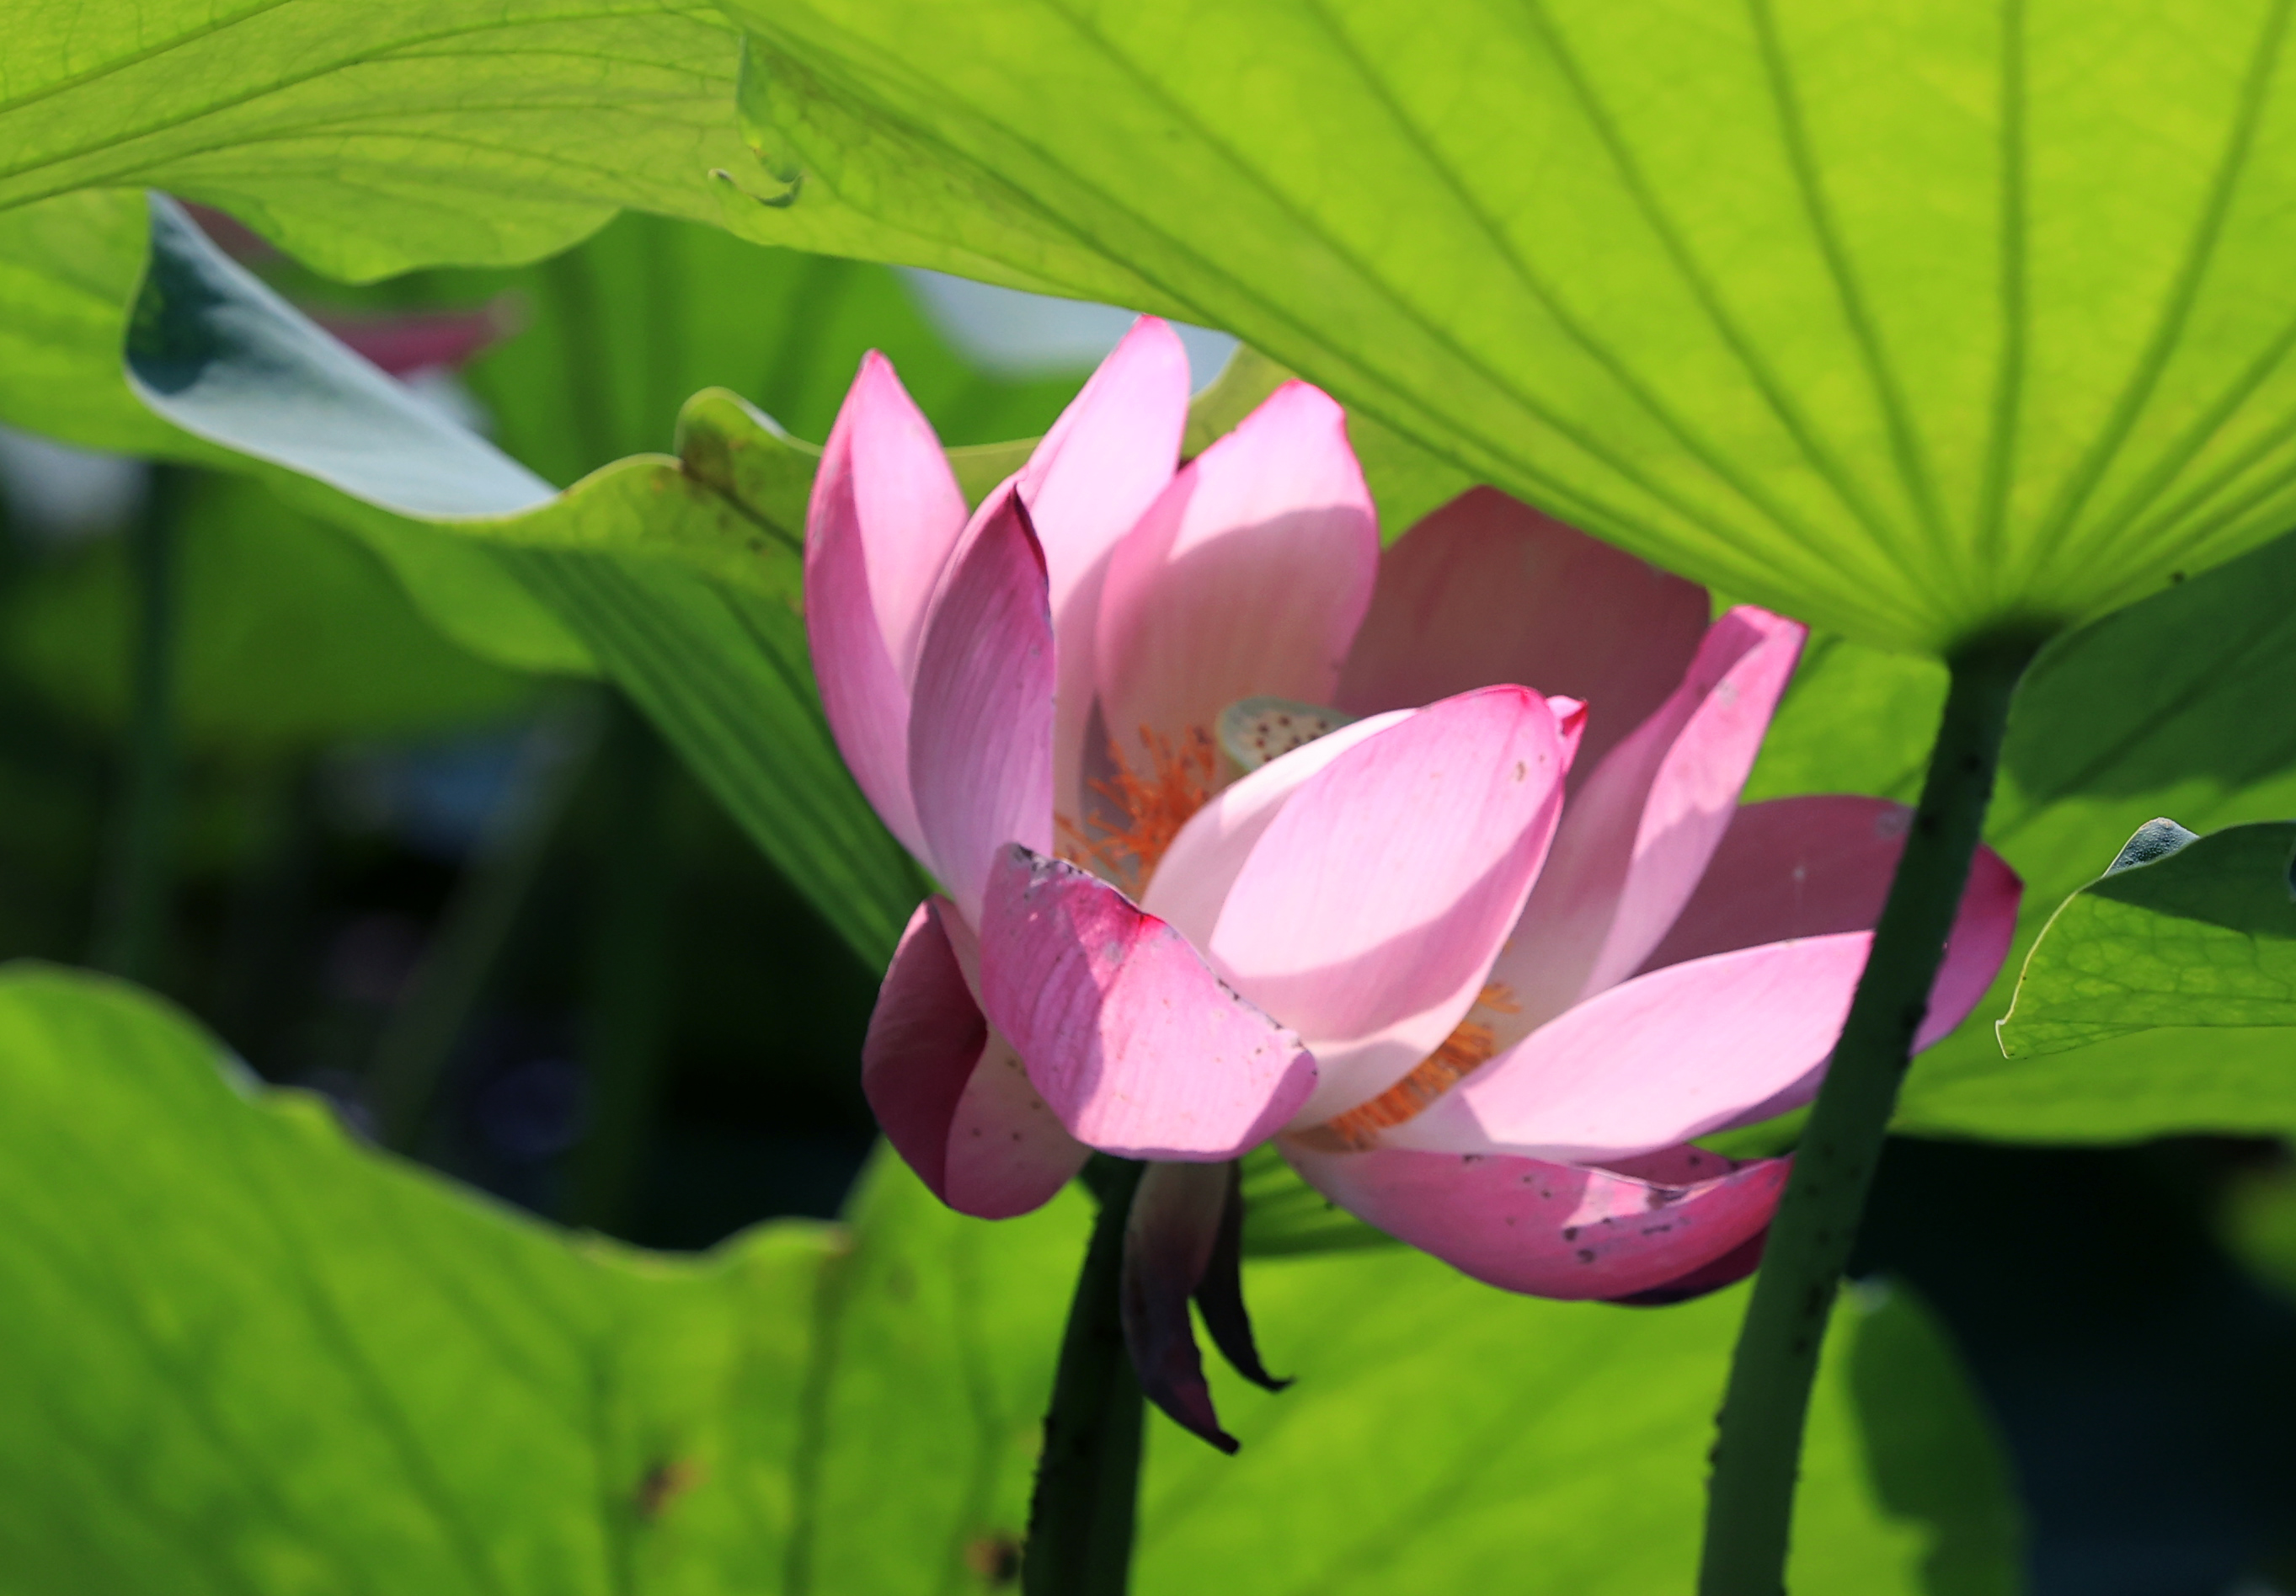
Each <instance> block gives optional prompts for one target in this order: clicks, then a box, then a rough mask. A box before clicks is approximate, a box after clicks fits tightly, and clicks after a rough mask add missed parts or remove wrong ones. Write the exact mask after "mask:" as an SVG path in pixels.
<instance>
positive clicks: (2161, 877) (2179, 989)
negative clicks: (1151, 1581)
mask: <svg viewBox="0 0 2296 1596" xmlns="http://www.w3.org/2000/svg"><path fill="white" fill-rule="evenodd" d="M2139 836H2140V839H2142V836H2143V834H2142V833H2140V834H2139ZM2292 855H2296V823H2292V822H2277V823H2264V824H2259V825H2248V826H2235V827H2233V828H2231V829H2230V830H2228V831H2218V832H2217V833H2215V834H2214V835H2213V836H2209V837H2202V838H2198V839H2193V840H2190V841H2187V842H2185V843H2183V844H2182V845H2181V846H2173V847H2169V848H2168V849H2167V850H2165V851H2153V852H2152V853H2151V854H2150V855H2149V856H2145V855H2143V854H2140V855H2139V856H2138V857H2136V859H2135V860H2134V861H2133V862H2124V861H2127V860H2128V852H2127V851H2124V854H2123V856H2122V860H2121V861H2116V862H2115V863H2114V865H2113V868H2112V869H2111V870H2109V871H2107V872H2105V873H2104V874H2103V875H2102V876H2100V877H2098V878H2097V879H2096V880H2094V881H2091V882H2090V883H2089V884H2088V885H2087V886H2086V887H2084V888H2081V889H2080V890H2079V892H2077V893H2075V894H2073V896H2071V897H2070V898H2067V899H2066V900H2065V901H2064V903H2063V904H2062V905H2060V906H2059V908H2058V910H2057V912H2056V913H2054V915H2052V916H2051V917H2050V919H2049V923H2048V925H2047V927H2046V929H2044V930H2043V931H2042V933H2041V937H2040V940H2039V941H2038V942H2036V943H2035V944H2034V945H2033V951H2032V952H2031V953H2030V954H2028V955H2026V959H2025V967H2024V970H2023V971H2022V973H2021V975H2020V976H2019V978H2018V980H2017V994H2016V1000H2015V1002H2014V1003H2013V1004H2012V1005H2011V1007H2010V1010H2009V1012H2008V1014H2007V1015H2006V1016H2005V1018H2004V1019H2002V1020H2001V1022H2000V1025H1999V1027H1998V1028H1999V1035H2000V1038H2001V1051H2002V1052H2005V1054H2007V1055H2008V1056H2009V1057H2010V1058H2011V1059H2025V1058H2031V1057H2035V1056H2037V1055H2039V1054H2044V1053H2057V1052H2068V1051H2070V1050H2071V1049H2074V1048H2080V1047H2086V1046H2088V1045H2090V1044H2094V1043H2098V1042H2103V1041H2107V1040H2110V1039H2111V1038H2112V1037H2115V1036H2125V1035H2130V1034H2132V1033H2135V1032H2139V1031H2161V1030H2172V1031H2181V1032H2184V1033H2185V1036H2184V1041H2185V1044H2186V1051H2187V1052H2188V1054H2189V1055H2191V1056H2194V1057H2196V1058H2197V1057H2199V1056H2202V1055H2204V1054H2210V1053H2213V1054H2215V1055H2217V1056H2216V1057H2215V1058H2214V1059H2213V1060H2211V1068H2212V1069H2213V1070H2217V1071H2221V1070H2223V1069H2224V1068H2226V1059H2225V1057H2224V1055H2225V1054H2226V1052H2234V1053H2238V1054H2241V1055H2244V1057H2243V1062H2245V1063H2247V1064H2249V1065H2250V1067H2251V1068H2254V1067H2256V1066H2257V1065H2259V1064H2262V1063H2263V1062H2265V1061H2266V1060H2267V1059H2269V1060H2271V1061H2273V1062H2275V1063H2277V1064H2278V1065H2280V1066H2281V1068H2282V1072H2283V1073H2284V1071H2285V1066H2286V1062H2287V1055H2288V1044H2289V1043H2290V1041H2291V1039H2292V1038H2291V1036H2290V1035H2289V1030H2288V1027H2291V1026H2296V887H2292V883H2291V879H2290V875H2289V870H2290V860H2291V857H2292ZM2174 1084H2176V1083H2174V1082H2173V1081H2171V1080H2168V1079H2164V1080H2163V1081H2162V1082H2161V1086H2162V1088H2163V1089H2164V1090H2165V1089H2168V1088H2170V1087H2171V1086H2172V1085H2174ZM2279 1095H2281V1096H2283V1097H2288V1098H2296V1093H2290V1092H2288V1091H2287V1089H2285V1088H2283V1090H2282V1092H2281V1093H2279ZM2287 1108H2288V1109H2290V1110H2292V1111H2296V1101H2291V1102H2289V1103H2288V1104H2287Z"/></svg>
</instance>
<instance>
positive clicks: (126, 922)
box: [90, 465, 189, 986]
mask: <svg viewBox="0 0 2296 1596" xmlns="http://www.w3.org/2000/svg"><path fill="white" fill-rule="evenodd" d="M188 475H189V473H188V472H186V471H184V468H183V467H181V466H172V465H161V466H155V467H153V468H152V478H151V485H150V487H149V489H148V491H147V494H146V497H145V500H144V506H143V513H142V514H141V515H140V516H139V517H137V519H136V520H135V522H134V524H133V525H131V526H130V527H129V528H128V529H127V558H128V567H129V574H130V582H131V585H132V587H133V590H134V593H135V657H134V665H133V667H132V668H133V672H134V675H133V676H132V678H131V684H130V688H129V701H128V709H127V740H126V741H125V743H124V744H123V746H122V749H121V753H122V758H121V761H120V773H121V786H120V792H119V798H118V800H117V807H116V808H115V809H114V810H113V813H112V816H111V837H110V839H109V841H108V843H107V845H106V857H105V860H104V876H103V894H102V898H101V899H100V900H99V901H98V903H97V904H96V914H95V934H94V937H93V938H92V941H93V944H94V945H93V947H92V949H91V950H90V962H92V963H93V964H94V965H95V966H96V968H98V969H99V970H110V971H111V973H112V974H114V975H118V976H124V977H126V978H127V979H129V980H131V981H140V982H142V983H143V985H145V986H153V985H156V984H157V983H158V982H159V981H160V978H161V976H162V973H163V972H162V970H161V966H162V964H163V963H164V962H165V958H166V943H167V936H168V905H169V898H170V896H171V892H170V888H172V886H173V879H174V874H175V872H174V869H173V864H174V853H175V839H176V796H177V794H176V788H177V771H176V621H177V617H176V519H177V513H178V511H179V510H180V508H181V502H182V499H183V497H184V492H185V489H186V487H187V478H188Z"/></svg>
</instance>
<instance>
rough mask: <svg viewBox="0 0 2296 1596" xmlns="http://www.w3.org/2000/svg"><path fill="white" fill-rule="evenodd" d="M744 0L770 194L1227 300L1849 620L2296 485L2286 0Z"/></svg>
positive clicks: (1181, 307)
mask: <svg viewBox="0 0 2296 1596" xmlns="http://www.w3.org/2000/svg"><path fill="white" fill-rule="evenodd" d="M726 11H727V12H728V13H729V14H731V15H732V16H734V18H735V19H736V20H739V21H741V22H742V24H743V26H745V27H746V28H747V29H749V30H750V53H749V57H748V61H747V67H746V73H745V78H744V82H743V91H744V93H743V102H744V111H745V115H746V117H747V119H748V121H749V123H750V127H751V136H752V138H753V141H754V142H755V143H757V144H758V148H759V151H760V154H761V156H762V157H763V159H764V164H765V165H766V166H767V168H770V169H771V171H772V173H773V174H774V176H775V183H774V184H771V185H770V186H768V187H766V188H762V189H754V190H753V191H752V192H753V193H754V194H755V196H756V197H755V198H754V199H751V200H746V201H745V200H742V199H741V198H740V197H739V196H735V195H733V194H732V191H731V188H730V187H729V191H728V192H729V202H728V211H727V214H728V216H729V217H730V218H732V220H733V222H734V225H737V226H742V227H743V228H745V229H747V230H749V231H750V232H752V233H755V234H756V235H757V236H759V237H764V238H769V239H785V240H789V241H799V242H813V243H816V244H817V245H819V246H820V247H824V248H832V249H836V250H841V251H844V252H849V253H872V254H875V255H878V256H881V257H882V258H903V259H912V260H917V261H919V262H921V263H922V264H932V265H945V266H951V267H952V268H953V269H959V270H963V269H966V268H965V266H964V262H965V261H966V260H968V259H972V260H978V259H980V258H987V259H989V260H991V261H995V262H997V263H999V265H1000V268H1001V269H1000V274H1001V275H1003V276H1005V278H1007V279H1008V280H1011V281H1013V282H1019V283H1021V284H1022V285H1024V286H1025V285H1037V284H1050V285H1054V286H1055V287H1057V288H1059V289H1060V290H1062V291H1068V292H1072V293H1077V294H1081V295H1086V296H1088V297H1092V298H1098V299H1116V300H1119V301H1122V302H1128V303H1136V304H1140V305H1143V306H1147V307H1158V308H1169V309H1170V310H1173V311H1176V312H1177V313H1179V314H1182V315H1185V316H1187V317H1188V318H1190V319H1192V320H1196V321H1200V322H1203V323H1208V324H1210V325H1214V326H1220V327H1225V328H1227V329H1229V330H1230V331H1234V332H1236V333H1238V334H1239V335H1241V336H1242V337H1243V338H1244V339H1246V340H1249V341H1250V342H1251V343H1253V344H1254V345H1256V346H1258V347H1259V348H1262V349H1265V350H1266V351H1267V353H1268V354H1269V355H1270V356H1274V357H1275V359H1277V360H1280V361H1282V362H1283V363H1284V364H1287V365H1290V366H1292V367H1293V368H1295V369H1297V370H1299V371H1300V372H1302V373H1304V374H1306V375H1307V376H1308V377H1309V378H1311V379H1313V380H1314V381H1317V382H1319V383H1321V384H1323V385H1324V386H1325V387H1327V388H1329V389H1331V390H1332V391H1333V393H1335V394H1336V395H1338V396H1339V397H1341V399H1343V400H1345V401H1347V402H1348V403H1349V405H1352V406H1354V407H1356V408H1357V409H1358V410H1360V411H1362V412H1363V413H1367V414H1370V415H1372V416H1374V417H1376V418H1378V419H1379V420H1380V421H1382V422H1386V423H1388V424H1390V425H1392V426H1394V427H1396V428H1398V429H1399V430H1401V431H1403V432H1404V433H1406V434H1407V435H1409V436H1411V437H1413V438H1416V439H1417V440H1419V441H1420V442H1421V443H1423V444H1424V445H1426V446H1429V447H1430V448H1432V449H1434V450H1436V451H1438V452H1439V453H1441V454H1446V455H1447V456H1448V457H1450V458H1451V459H1453V460H1455V461H1456V462H1458V463H1460V464H1461V465H1462V466H1464V468H1466V469H1467V470H1469V471H1472V473H1473V474H1475V475H1476V476H1478V477H1480V478H1483V479H1488V480H1490V481H1493V482H1496V483H1497V484H1499V485H1500V486H1502V487H1507V488H1509V489H1511V490H1513V491H1514V492H1517V493H1519V494H1521V495H1522V496H1524V497H1526V498H1528V499H1529V500H1531V501H1533V502H1534V503H1539V504H1541V505H1543V506H1544V507H1546V508H1547V509H1549V510H1552V511H1554V512H1556V513H1558V514H1561V515H1562V516H1564V517H1566V518H1567V519H1569V520H1573V521H1576V522H1578V523H1579V524H1580V525H1583V526H1585V527H1587V528H1590V529H1592V530H1594V531H1596V532H1598V533H1600V534H1602V535H1603V536H1606V537H1609V538H1611V539H1613V540H1615V541H1617V542H1619V543H1620V544H1624V545H1625V546H1627V547H1628V548H1631V549H1634V550H1636V552H1640V553H1643V554H1645V555H1647V556H1649V557H1651V558H1652V559H1653V560H1655V561H1658V562H1659V563H1661V564H1662V565H1665V566H1668V567H1669V568H1672V569H1677V570H1680V571H1683V572H1685V573H1686V574H1690V575H1693V576H1696V577H1701V578H1702V579H1704V580H1707V581H1709V582H1710V583H1712V584H1713V585H1716V586H1718V587H1720V588H1722V589H1724V590H1725V591H1727V592H1731V593H1740V594H1743V595H1744V596H1746V597H1748V598H1750V599H1754V600H1758V601H1759V602H1765V603H1768V604H1770V605H1772V606H1774V607H1776V608H1780V609H1783V610H1787V611H1789V612H1792V613H1793V614H1796V615H1799V616H1800V617H1802V618H1805V619H1808V620H1809V621H1811V622H1813V623H1815V624H1816V625H1819V626H1825V627H1827V628H1830V629H1833V630H1837V631H1840V632H1841V633H1842V634H1846V635H1849V636H1852V637H1856V638H1858V639H1861V640H1863V641H1866V642H1877V643H1882V644H1886V645H1889V646H1891V647H1895V648H1902V649H1908V650H1916V651H1932V652H1935V651H1944V650H1946V649H1948V648H1949V647H1951V646H1952V645H1953V644H1955V643H1956V642H1959V641H1962V640H1964V639H1965V638H1967V637H1969V636H1970V635H1971V634H1973V633H1976V632H1979V631H1981V630H1983V629H1985V628H1988V627H1991V626H1998V625H2002V624H2005V623H2017V624H2028V625H2038V626H2056V625H2059V624H2062V623H2067V622H2071V621H2074V620H2078V619H2080V618H2086V617H2089V616H2094V615H2096V614H2099V613H2101V612H2103V611H2104V610H2110V609H2112V608H2113V607H2115V606H2117V605H2120V604H2122V603H2126V602H2129V601H2130V600H2132V599H2135V598H2136V597H2139V596H2141V595H2142V594H2144V593H2147V592H2149V591H2152V590H2153V589H2154V588H2156V587H2158V586H2160V585H2162V584H2164V583H2165V582H2167V581H2168V580H2169V577H2170V575H2171V573H2172V572H2173V571H2179V570H2181V571H2184V572H2185V573H2188V574H2189V573H2192V572H2194V571H2197V570H2198V569H2201V568H2202V567H2204V566H2206V565H2209V564H2210V563H2213V562H2215V561H2220V560H2223V559H2226V558H2228V557H2229V556H2231V555H2233V554H2235V553H2237V552H2240V551H2241V550H2242V549H2243V548H2245V547H2248V546H2251V545H2252V544H2255V543H2257V542H2259V541H2260V540H2261V539H2263V538H2264V537H2266V536H2269V535H2271V534H2272V533H2275V532H2277V531H2279V530H2280V529H2282V528H2283V527H2284V526H2285V524H2286V522H2287V519H2288V516H2289V512H2290V510H2291V507H2292V505H2296V429H2292V428H2291V427H2290V425H2289V421H2290V417H2291V414H2292V412H2296V366H2292V365H2291V364H2289V363H2288V362H2287V361H2286V359H2285V358H2284V357H2285V356H2286V355H2287V353H2288V351H2289V348H2290V347H2291V345H2292V342H2296V279H2292V278H2291V277H2290V275H2289V274H2288V273H2287V272H2286V270H2285V269H2284V262H2285V261H2286V260H2287V258H2289V256H2290V254H2291V252H2292V250H2296V203H2292V201H2296V94H2292V91H2291V89H2290V86H2289V84H2288V81H2287V79H2288V72H2287V68H2286V63H2285V61H2284V53H2285V50H2286V48H2287V38H2286V26H2285V24H2286V21H2287V12H2288V6H2287V4H2286V0H2213V3H2211V4H2204V5H2185V6H2169V5H2161V4H2155V3H2153V0H2030V3H2028V4H2019V5H2014V6H2007V7H2005V6H2002V5H1999V4H1993V3H1992V0H1939V3H1937V4H1926V5H1922V6H1917V7H1907V6H1905V5H1902V4H1896V3H1895V0H1756V3H1753V4H1745V5H1740V6H1719V7H1718V6H1714V5H1710V4H1694V3H1690V0H1624V3H1622V0H1530V3H1529V4H1497V3H1496V0H1429V3H1428V4H1416V5H1409V6H1398V5H1395V4H1388V3H1386V0H1237V3H1235V4H1226V5H1218V6H1203V5H1194V6H1171V5H1162V6H1153V5H1152V6H1140V5H1120V4H1074V3H1070V0H982V3H981V4H969V5H965V6H962V7H952V6H947V5H940V4H931V3H930V0H838V4H834V5H832V4H824V3H823V0H810V3H808V0H728V4H726ZM737 181H746V180H739V179H737ZM759 200H762V201H767V202H766V203H758V201H759ZM974 269H976V270H977V269H978V268H977V267H975V268H974Z"/></svg>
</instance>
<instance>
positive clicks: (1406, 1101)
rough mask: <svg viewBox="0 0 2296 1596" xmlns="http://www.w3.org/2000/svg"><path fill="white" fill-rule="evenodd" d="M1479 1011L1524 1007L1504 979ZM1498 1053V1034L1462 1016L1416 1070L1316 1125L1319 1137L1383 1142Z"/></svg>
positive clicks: (1359, 1143) (1484, 996) (1482, 998)
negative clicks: (1387, 1134) (1382, 1137)
mask: <svg viewBox="0 0 2296 1596" xmlns="http://www.w3.org/2000/svg"><path fill="white" fill-rule="evenodd" d="M1475 1009H1488V1010H1489V1011H1491V1012H1492V1013H1494V1014H1520V1013H1521V1012H1522V1010H1521V1005H1520V1004H1518V1003H1516V1002H1515V1001H1514V994H1513V992H1511V991H1509V990H1508V989H1507V987H1506V986H1505V984H1504V983H1502V982H1497V981H1495V982H1493V983H1492V984H1491V985H1489V986H1486V987H1484V988H1483V989H1482V991H1481V993H1480V994H1478V995H1477V997H1476V998H1475V1002H1474V1005H1473V1008H1472V1009H1470V1010H1469V1011H1468V1012H1469V1013H1471V1014H1472V1012H1473V1011H1474V1010H1475ZM1496 1052H1498V1035H1497V1032H1495V1031H1493V1030H1492V1029H1491V1027H1489V1026H1488V1025H1485V1024H1483V1023H1482V1022H1481V1021H1480V1020H1477V1019H1463V1020H1461V1021H1460V1022H1459V1024H1458V1027H1456V1029H1455V1030H1453V1031H1452V1033H1451V1034H1450V1035H1447V1036H1446V1037H1444V1038H1443V1041H1442V1044H1441V1045H1440V1046H1439V1047H1437V1048H1436V1050H1435V1051H1434V1052H1431V1053H1429V1054H1428V1055H1427V1056H1426V1057H1425V1058H1423V1059H1422V1060H1419V1062H1418V1063H1417V1064H1416V1065H1415V1066H1414V1067H1413V1068H1412V1071H1411V1073H1410V1074H1409V1075H1407V1076H1404V1077H1403V1078H1402V1079H1401V1080H1399V1081H1398V1082H1396V1083H1395V1084H1394V1085H1392V1086H1390V1087H1389V1088H1388V1089H1387V1090H1386V1091H1384V1092H1382V1093H1380V1094H1379V1095H1378V1096H1377V1097H1374V1098H1373V1099H1372V1100H1371V1101H1368V1102H1362V1103H1357V1105H1356V1106H1355V1107H1354V1108H1352V1109H1349V1110H1348V1111H1347V1112H1346V1113H1344V1114H1335V1115H1333V1117H1331V1118H1329V1119H1327V1120H1325V1121H1324V1123H1323V1124H1322V1125H1317V1126H1316V1132H1315V1133H1311V1134H1316V1133H1321V1134H1317V1135H1316V1140H1317V1141H1319V1142H1321V1141H1323V1140H1324V1138H1325V1137H1329V1138H1330V1139H1331V1140H1333V1141H1334V1142H1338V1143H1339V1144H1340V1145H1341V1146H1342V1147H1348V1148H1352V1149H1356V1150H1362V1149H1364V1148H1367V1147H1371V1146H1373V1145H1374V1144H1376V1143H1377V1142H1378V1141H1379V1134H1380V1132H1382V1131H1384V1130H1390V1129H1392V1128H1393V1127H1395V1126H1396V1125H1402V1124H1403V1123H1405V1122H1406V1120H1410V1119H1413V1118H1415V1117H1417V1116H1418V1115H1419V1114H1421V1113H1423V1111H1424V1110H1425V1109H1426V1108H1427V1106H1428V1105H1429V1104H1430V1103H1431V1102H1433V1101H1435V1100H1436V1099H1437V1098H1439V1097H1440V1096H1442V1095H1443V1094H1444V1093H1446V1092H1448V1091H1449V1090H1450V1089H1451V1088H1452V1087H1454V1086H1456V1085H1457V1084H1459V1083H1460V1082H1461V1081H1463V1080H1465V1079H1466V1078H1467V1077H1468V1076H1471V1075H1472V1074H1474V1072H1475V1071H1476V1070H1478V1069H1480V1068H1482V1067H1483V1066H1484V1065H1486V1064H1488V1063H1489V1062H1490V1061H1491V1056H1492V1055H1493V1054H1494V1053H1496Z"/></svg>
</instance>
